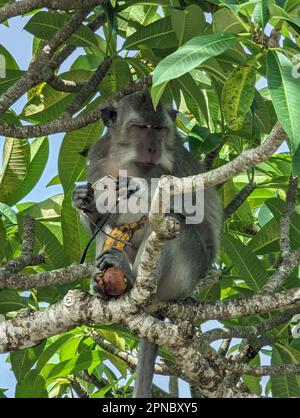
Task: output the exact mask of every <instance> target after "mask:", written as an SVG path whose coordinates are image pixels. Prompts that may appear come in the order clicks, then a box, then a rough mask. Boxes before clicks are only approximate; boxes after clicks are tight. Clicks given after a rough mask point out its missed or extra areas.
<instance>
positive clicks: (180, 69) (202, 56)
mask: <svg viewBox="0 0 300 418" xmlns="http://www.w3.org/2000/svg"><path fill="white" fill-rule="evenodd" d="M236 40H237V35H235V34H234V33H219V34H211V35H200V36H196V37H195V38H193V39H191V40H190V41H188V42H187V43H186V44H185V45H183V46H182V47H180V48H179V49H178V50H177V51H176V52H174V53H173V54H171V55H169V56H168V57H166V58H164V59H163V60H162V61H161V62H160V63H159V64H158V66H157V67H156V68H155V70H154V74H153V84H154V85H158V84H161V83H163V82H164V81H168V80H172V79H173V78H177V77H180V76H181V75H183V74H185V73H187V72H189V71H191V70H192V69H194V68H196V67H197V66H198V65H200V64H202V63H203V62H204V61H206V60H208V59H209V58H212V57H215V56H216V55H219V54H221V53H222V52H224V51H226V49H228V48H229V47H230V46H232V45H233V44H234V43H235V42H236Z"/></svg>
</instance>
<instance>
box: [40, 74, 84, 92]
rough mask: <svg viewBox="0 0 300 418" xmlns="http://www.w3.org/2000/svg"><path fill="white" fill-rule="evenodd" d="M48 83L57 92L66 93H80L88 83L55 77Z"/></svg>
mask: <svg viewBox="0 0 300 418" xmlns="http://www.w3.org/2000/svg"><path fill="white" fill-rule="evenodd" d="M47 83H48V84H49V85H50V86H51V87H52V88H53V89H55V90H57V91H63V92H66V93H78V92H80V91H81V89H83V88H84V87H85V86H86V84H87V81H72V80H64V79H62V78H59V77H57V76H55V75H53V77H52V78H50V79H49V80H48V81H47Z"/></svg>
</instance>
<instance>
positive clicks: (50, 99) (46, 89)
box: [20, 70, 91, 123]
mask: <svg viewBox="0 0 300 418" xmlns="http://www.w3.org/2000/svg"><path fill="white" fill-rule="evenodd" d="M60 77H61V78H62V79H65V80H71V81H79V80H82V81H87V80H89V78H90V77H91V72H90V71H87V70H76V71H68V72H66V73H63V74H60ZM73 97H74V94H70V93H64V92H61V91H57V90H55V89H53V88H52V87H51V86H49V85H48V84H43V85H41V86H40V89H39V90H38V91H37V93H36V94H34V95H33V96H32V97H31V98H30V100H29V101H28V102H27V103H26V104H25V106H24V108H23V110H22V113H21V115H20V118H21V119H24V120H26V121H29V122H33V123H36V122H41V123H45V122H49V121H52V120H55V119H58V118H59V117H60V115H61V113H62V112H63V111H64V110H65V108H66V107H67V105H69V104H70V102H71V101H72V99H73Z"/></svg>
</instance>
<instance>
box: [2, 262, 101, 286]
mask: <svg viewBox="0 0 300 418" xmlns="http://www.w3.org/2000/svg"><path fill="white" fill-rule="evenodd" d="M13 261H16V260H13ZM27 265H28V264H27ZM30 265H31V264H30ZM32 265H33V264H32ZM94 271H95V265H94V264H92V263H89V264H72V265H70V266H67V267H64V268H61V269H58V270H52V271H43V272H42V273H37V274H23V275H22V274H16V273H11V272H10V271H7V270H6V268H5V267H4V268H1V269H0V289H5V288H6V289H18V290H28V289H31V288H33V287H34V288H39V287H48V286H55V285H56V286H57V285H62V284H67V283H72V282H75V281H76V280H80V279H84V278H86V277H91V275H92V274H93V273H94Z"/></svg>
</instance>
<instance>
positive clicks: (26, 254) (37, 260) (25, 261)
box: [0, 216, 45, 286]
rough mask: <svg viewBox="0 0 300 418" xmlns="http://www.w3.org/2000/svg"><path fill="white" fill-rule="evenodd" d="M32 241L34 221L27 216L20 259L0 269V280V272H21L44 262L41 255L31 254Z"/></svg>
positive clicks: (11, 261) (33, 238) (33, 239)
mask: <svg viewBox="0 0 300 418" xmlns="http://www.w3.org/2000/svg"><path fill="white" fill-rule="evenodd" d="M34 241H35V236H34V219H33V218H30V217H29V216H28V217H26V219H25V221H24V226H23V243H22V253H21V255H20V257H17V258H16V259H14V260H10V261H9V262H8V263H7V264H6V265H5V266H4V267H3V268H2V269H0V280H1V270H2V271H4V272H5V273H7V274H12V273H15V272H18V271H21V270H23V268H24V267H27V266H35V265H37V264H41V263H43V262H44V261H45V257H44V255H43V254H38V255H34V254H33V247H34ZM0 286H1V285H0Z"/></svg>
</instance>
